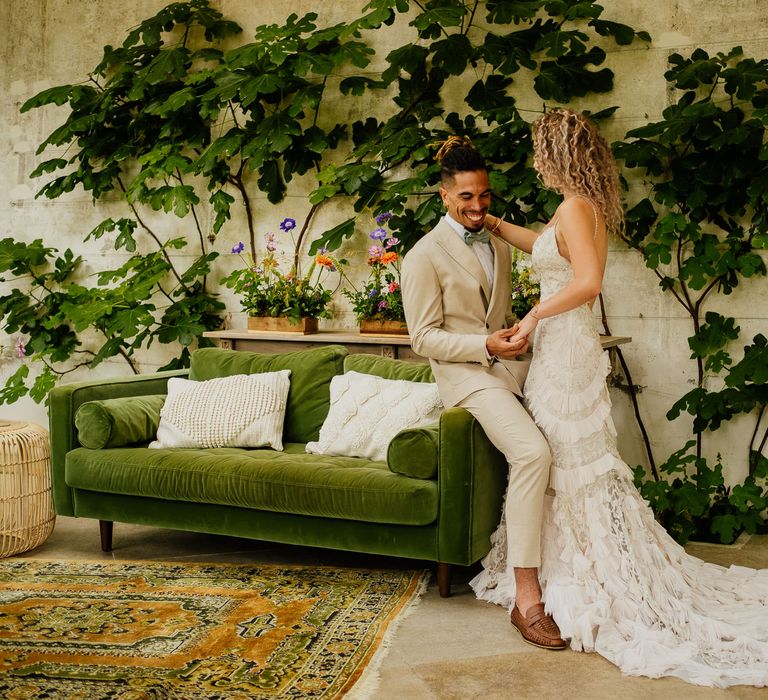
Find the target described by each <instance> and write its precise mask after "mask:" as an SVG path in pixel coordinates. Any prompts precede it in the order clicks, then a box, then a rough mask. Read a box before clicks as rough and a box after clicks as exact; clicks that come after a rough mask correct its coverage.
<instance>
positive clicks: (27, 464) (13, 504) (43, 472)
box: [0, 420, 56, 557]
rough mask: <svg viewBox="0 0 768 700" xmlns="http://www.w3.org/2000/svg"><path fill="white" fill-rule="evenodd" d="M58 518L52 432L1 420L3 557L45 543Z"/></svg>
mask: <svg viewBox="0 0 768 700" xmlns="http://www.w3.org/2000/svg"><path fill="white" fill-rule="evenodd" d="M55 520H56V514H55V513H54V511H53V499H52V497H51V447H50V443H49V441H48V431H47V430H45V429H44V428H41V427H40V426H39V425H35V424H34V423H25V422H22V421H3V420H0V557H7V556H9V555H11V554H17V553H18V552H25V551H27V550H28V549H32V548H33V547H37V546H38V545H40V544H42V543H43V542H44V541H45V540H46V538H47V537H48V535H50V534H51V531H52V530H53V524H54V522H55Z"/></svg>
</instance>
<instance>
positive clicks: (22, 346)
mask: <svg viewBox="0 0 768 700" xmlns="http://www.w3.org/2000/svg"><path fill="white" fill-rule="evenodd" d="M26 354H27V344H26V343H25V342H24V338H22V337H21V336H18V337H17V338H16V355H17V356H18V357H24V355H26Z"/></svg>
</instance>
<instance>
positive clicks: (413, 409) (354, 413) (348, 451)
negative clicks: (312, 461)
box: [307, 372, 443, 462]
mask: <svg viewBox="0 0 768 700" xmlns="http://www.w3.org/2000/svg"><path fill="white" fill-rule="evenodd" d="M442 410H443V405H442V403H441V402H440V395H439V394H438V392H437V386H436V385H435V384H431V383H428V382H408V381H405V380H403V379H383V378H382V377H377V376H375V375H372V374H361V373H360V372H345V373H344V374H343V375H340V376H338V377H334V378H333V380H332V381H331V408H330V411H329V412H328V417H327V418H326V419H325V423H323V427H322V428H320V439H319V440H317V441H313V442H308V443H307V452H313V453H316V454H329V455H340V456H344V457H364V458H365V459H372V460H375V461H380V462H383V461H385V460H386V458H387V446H388V445H389V443H390V441H391V440H392V438H393V437H395V435H397V433H399V432H400V431H401V430H402V429H403V428H414V427H417V426H419V425H428V424H429V423H433V422H434V421H436V420H437V419H438V418H439V417H440V413H441V411H442Z"/></svg>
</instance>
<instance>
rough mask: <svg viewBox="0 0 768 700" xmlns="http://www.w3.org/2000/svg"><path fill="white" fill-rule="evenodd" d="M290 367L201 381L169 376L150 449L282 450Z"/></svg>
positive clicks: (289, 385)
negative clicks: (276, 370)
mask: <svg viewBox="0 0 768 700" xmlns="http://www.w3.org/2000/svg"><path fill="white" fill-rule="evenodd" d="M290 375H291V370H289V369H284V370H280V371H279V372H263V373H261V374H235V375H233V376H231V377H219V378H217V379H208V380H206V381H203V382H194V381H191V380H189V379H182V378H180V377H171V378H170V379H169V380H168V397H167V398H166V400H165V404H163V408H162V410H161V411H160V425H159V426H158V428H157V440H155V441H154V442H152V443H150V445H149V446H150V447H154V448H163V447H264V446H267V445H268V446H269V447H272V448H274V449H276V450H282V449H283V421H284V419H285V406H286V401H287V399H288V390H289V389H290V388H291V380H290Z"/></svg>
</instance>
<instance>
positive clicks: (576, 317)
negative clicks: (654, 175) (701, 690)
mask: <svg viewBox="0 0 768 700" xmlns="http://www.w3.org/2000/svg"><path fill="white" fill-rule="evenodd" d="M533 143H534V168H535V169H536V170H537V172H538V173H539V175H540V177H541V178H542V181H543V183H544V185H545V186H546V187H548V188H551V189H553V190H556V191H558V192H560V193H561V194H562V195H563V197H564V201H563V202H562V204H561V205H560V206H559V207H558V209H557V211H556V212H555V215H554V217H553V219H552V221H551V222H550V223H549V225H547V226H546V227H545V228H544V230H543V231H542V232H541V233H540V234H537V233H535V232H533V231H530V230H528V229H526V228H523V227H521V226H515V225H513V224H510V223H508V222H505V221H502V220H501V219H499V218H496V217H493V216H491V215H488V217H487V218H486V226H487V227H488V228H489V229H490V230H491V233H493V234H495V235H497V236H499V237H501V238H503V239H504V240H505V241H507V242H508V243H510V244H511V245H513V246H515V247H517V248H520V249H521V250H524V251H525V252H528V253H532V261H533V267H534V271H535V272H536V273H537V275H538V277H539V281H540V284H541V302H540V303H539V304H538V306H536V307H534V308H533V309H532V310H531V311H530V313H528V314H527V315H526V316H525V318H523V319H522V321H521V322H520V324H519V327H518V328H517V329H516V335H515V336H514V337H520V336H528V335H529V334H531V333H533V331H534V330H535V331H536V333H535V335H534V336H532V337H533V361H532V363H531V367H530V372H529V374H528V378H527V380H526V384H525V399H526V404H527V407H528V410H529V411H530V413H531V415H532V416H533V418H534V421H535V422H536V424H537V426H538V427H539V429H540V430H541V431H542V433H543V434H544V436H545V437H546V438H547V441H548V442H549V445H550V448H551V451H552V468H551V474H550V487H551V489H550V493H551V494H552V495H551V496H549V497H548V502H547V506H546V509H545V522H544V527H543V533H542V567H541V570H540V578H541V585H542V592H543V600H544V602H545V603H546V609H547V612H549V613H551V614H552V615H553V617H554V619H555V621H556V622H557V624H558V626H559V627H560V630H561V632H562V636H563V638H566V639H570V645H571V648H572V649H575V650H578V651H581V650H583V651H596V652H598V653H599V654H601V655H602V656H604V657H605V658H607V659H608V660H610V661H611V662H613V663H614V664H616V665H617V666H618V667H619V668H620V669H621V670H622V671H623V672H625V673H628V674H633V675H643V676H651V677H659V676H677V677H678V678H682V679H683V680H686V681H688V682H690V683H696V684H699V685H709V686H720V687H725V686H729V685H736V684H750V685H756V686H765V685H768V569H766V570H754V569H746V568H742V567H736V566H732V567H730V568H728V569H726V568H723V567H720V566H716V565H714V564H708V563H705V562H703V561H700V560H698V559H695V558H694V557H691V556H689V555H687V554H686V553H685V551H684V550H683V548H682V547H681V546H680V545H678V544H677V543H676V542H675V541H674V540H673V539H672V538H671V537H670V536H669V535H668V534H667V532H666V531H665V530H664V529H663V528H662V527H661V526H660V525H659V524H658V523H657V522H656V520H655V519H654V516H653V513H652V512H651V509H650V508H649V507H648V505H647V504H646V502H645V501H644V500H643V498H642V497H641V496H640V494H639V492H638V491H637V490H636V489H635V487H634V485H633V482H632V473H631V471H630V469H629V467H628V466H627V465H626V464H625V463H624V462H623V461H622V460H621V458H620V457H619V454H618V451H617V449H616V432H615V428H614V426H613V422H612V420H611V417H610V399H609V396H608V390H607V386H606V383H605V378H606V375H607V373H608V371H609V366H608V357H607V353H604V352H603V351H602V349H601V346H600V341H599V338H598V334H597V331H596V330H595V328H594V321H593V316H592V312H591V306H592V303H593V302H594V300H595V298H596V296H597V294H598V293H599V291H600V287H601V283H602V279H603V273H604V271H605V265H606V258H607V252H608V236H609V234H610V233H612V232H615V231H617V230H618V229H619V228H620V226H621V222H622V214H621V207H620V204H619V196H618V186H617V174H616V168H615V165H614V163H613V159H612V157H611V153H610V149H609V148H608V145H607V144H606V142H605V140H604V139H603V138H602V137H601V136H600V135H599V134H598V132H597V130H596V129H595V127H594V126H593V125H592V124H591V123H590V122H589V121H588V120H587V119H586V118H585V117H583V116H582V115H580V114H578V113H576V112H573V111H571V110H567V109H557V110H553V111H551V112H547V113H546V114H544V115H543V116H541V117H540V118H539V119H537V120H536V122H535V123H534V124H533ZM511 333H512V331H510V334H511ZM514 337H513V338H512V339H514ZM505 538H506V535H505V528H504V523H503V522H502V523H501V525H500V526H499V528H498V530H497V531H496V533H495V534H494V536H493V538H492V544H493V547H492V549H491V551H490V553H489V554H488V555H487V556H486V558H485V559H484V560H483V565H484V570H483V571H482V572H481V573H480V574H479V575H478V576H477V577H476V578H475V579H474V580H473V581H472V582H471V585H472V587H473V588H474V590H475V592H476V593H477V595H478V597H479V598H481V599H483V600H488V601H491V602H493V603H497V604H499V605H503V606H505V607H507V608H508V609H510V610H511V609H512V608H513V606H514V600H515V580H514V576H513V575H512V573H511V572H509V573H508V572H507V571H506V563H505V557H506V542H505Z"/></svg>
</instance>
